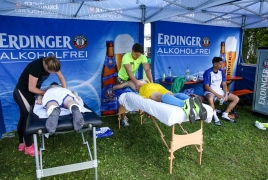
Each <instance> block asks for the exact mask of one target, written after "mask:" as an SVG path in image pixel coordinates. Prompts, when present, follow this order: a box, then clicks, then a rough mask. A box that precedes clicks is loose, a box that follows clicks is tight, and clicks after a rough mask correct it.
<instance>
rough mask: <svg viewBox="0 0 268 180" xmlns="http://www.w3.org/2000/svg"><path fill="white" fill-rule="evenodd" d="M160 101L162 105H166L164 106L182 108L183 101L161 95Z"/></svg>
mask: <svg viewBox="0 0 268 180" xmlns="http://www.w3.org/2000/svg"><path fill="white" fill-rule="evenodd" d="M161 100H162V102H163V103H166V104H171V105H174V106H178V107H183V106H184V101H183V100H180V99H177V98H176V97H174V96H171V95H169V94H164V95H162V98H161Z"/></svg>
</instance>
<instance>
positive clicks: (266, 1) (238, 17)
mask: <svg viewBox="0 0 268 180" xmlns="http://www.w3.org/2000/svg"><path fill="white" fill-rule="evenodd" d="M0 15H4V16H22V17H37V18H38V17H42V18H58V19H61V18H62V19H77V20H80V19H84V20H105V21H131V22H142V23H149V22H154V21H159V20H162V21H174V22H182V23H192V24H202V25H213V26H226V27H241V28H244V29H247V28H258V27H267V26H268V0H84V1H83V0H0Z"/></svg>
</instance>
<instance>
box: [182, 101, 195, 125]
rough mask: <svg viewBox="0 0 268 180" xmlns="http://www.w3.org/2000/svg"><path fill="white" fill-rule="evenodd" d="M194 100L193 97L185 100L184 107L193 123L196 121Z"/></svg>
mask: <svg viewBox="0 0 268 180" xmlns="http://www.w3.org/2000/svg"><path fill="white" fill-rule="evenodd" d="M193 106H194V100H193V99H192V98H189V99H186V100H185V101H184V106H183V107H182V109H183V111H184V112H185V113H186V116H187V117H189V120H190V122H191V123H194V122H195V114H194V111H193Z"/></svg>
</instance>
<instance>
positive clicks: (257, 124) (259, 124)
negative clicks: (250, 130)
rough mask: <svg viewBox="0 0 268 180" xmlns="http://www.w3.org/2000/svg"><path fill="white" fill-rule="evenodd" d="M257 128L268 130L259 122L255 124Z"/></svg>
mask: <svg viewBox="0 0 268 180" xmlns="http://www.w3.org/2000/svg"><path fill="white" fill-rule="evenodd" d="M255 126H256V127H257V128H258V129H260V130H266V128H265V127H264V126H263V124H262V123H260V122H258V121H256V122H255Z"/></svg>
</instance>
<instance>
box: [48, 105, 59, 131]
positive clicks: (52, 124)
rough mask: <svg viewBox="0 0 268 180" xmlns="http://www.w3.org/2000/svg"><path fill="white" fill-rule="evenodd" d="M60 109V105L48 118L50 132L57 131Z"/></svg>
mask: <svg viewBox="0 0 268 180" xmlns="http://www.w3.org/2000/svg"><path fill="white" fill-rule="evenodd" d="M60 111H61V110H60V108H59V107H55V108H54V109H53V110H52V112H51V113H50V115H49V116H48V118H47V121H46V129H47V131H48V132H49V133H50V134H54V133H55V132H56V129H57V127H58V120H59V116H60Z"/></svg>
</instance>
